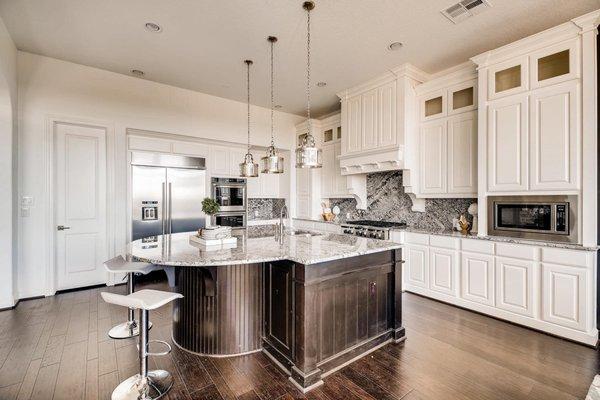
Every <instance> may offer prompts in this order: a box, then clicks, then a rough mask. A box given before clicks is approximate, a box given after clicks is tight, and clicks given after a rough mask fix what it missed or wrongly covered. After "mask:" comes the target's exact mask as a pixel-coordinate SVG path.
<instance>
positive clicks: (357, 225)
mask: <svg viewBox="0 0 600 400" xmlns="http://www.w3.org/2000/svg"><path fill="white" fill-rule="evenodd" d="M404 227H406V222H390V221H369V220H359V221H347V222H346V223H344V224H342V232H343V233H346V234H348V235H355V236H364V237H369V238H374V239H384V240H388V239H389V238H390V229H392V228H404Z"/></svg>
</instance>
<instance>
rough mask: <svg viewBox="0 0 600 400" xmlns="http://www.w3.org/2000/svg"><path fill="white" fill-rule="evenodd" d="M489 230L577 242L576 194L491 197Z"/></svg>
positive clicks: (553, 240) (521, 236) (511, 234)
mask: <svg viewBox="0 0 600 400" xmlns="http://www.w3.org/2000/svg"><path fill="white" fill-rule="evenodd" d="M488 234H490V235H498V236H512V237H518V238H523V239H533V240H542V241H550V242H568V243H577V196H495V197H490V198H488Z"/></svg>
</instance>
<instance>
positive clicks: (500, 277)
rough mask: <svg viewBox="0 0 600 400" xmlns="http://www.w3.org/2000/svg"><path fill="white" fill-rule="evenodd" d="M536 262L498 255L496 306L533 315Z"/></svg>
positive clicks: (517, 312) (529, 315)
mask: <svg viewBox="0 0 600 400" xmlns="http://www.w3.org/2000/svg"><path fill="white" fill-rule="evenodd" d="M534 268H535V263H534V262H533V261H528V260H519V259H516V258H507V257H496V307H498V308H501V309H503V310H506V311H510V312H514V313H516V314H521V315H524V316H527V317H533V315H534V308H533V291H534V287H533V285H534Z"/></svg>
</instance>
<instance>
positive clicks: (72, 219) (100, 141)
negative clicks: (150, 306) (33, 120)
mask: <svg viewBox="0 0 600 400" xmlns="http://www.w3.org/2000/svg"><path fill="white" fill-rule="evenodd" d="M54 155H55V167H56V173H55V179H56V180H55V193H56V198H55V222H56V231H55V232H56V240H55V243H56V248H55V257H56V260H55V268H56V282H57V289H59V290H61V289H71V288H76V287H83V286H89V285H96V284H100V283H105V282H106V272H105V270H104V267H103V265H102V262H103V261H105V260H106V259H107V251H106V130H105V129H103V128H100V127H92V126H83V125H74V124H66V123H57V124H55V153H54Z"/></svg>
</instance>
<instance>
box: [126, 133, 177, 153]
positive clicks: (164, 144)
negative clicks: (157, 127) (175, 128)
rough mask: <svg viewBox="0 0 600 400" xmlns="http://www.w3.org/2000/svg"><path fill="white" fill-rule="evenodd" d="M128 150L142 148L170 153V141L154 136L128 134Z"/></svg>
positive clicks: (143, 149)
mask: <svg viewBox="0 0 600 400" xmlns="http://www.w3.org/2000/svg"><path fill="white" fill-rule="evenodd" d="M127 146H128V148H129V150H142V151H151V152H158V153H170V152H171V148H172V147H171V146H172V141H170V140H165V139H159V138H155V137H144V136H133V135H129V136H128V144H127Z"/></svg>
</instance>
